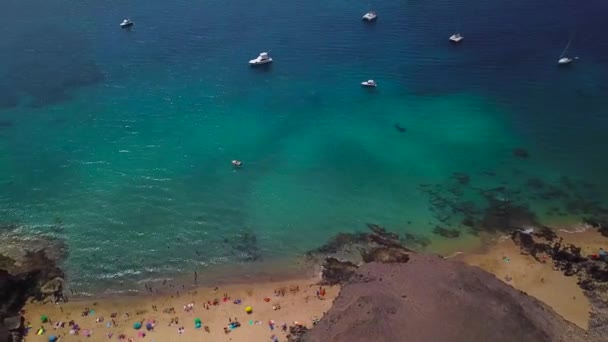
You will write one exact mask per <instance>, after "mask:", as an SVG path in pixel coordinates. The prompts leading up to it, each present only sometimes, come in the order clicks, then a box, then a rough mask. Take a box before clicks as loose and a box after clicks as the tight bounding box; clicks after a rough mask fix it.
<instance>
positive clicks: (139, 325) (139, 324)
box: [133, 322, 141, 330]
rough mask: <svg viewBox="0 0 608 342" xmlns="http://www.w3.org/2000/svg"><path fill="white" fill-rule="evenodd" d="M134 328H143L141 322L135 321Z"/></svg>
mask: <svg viewBox="0 0 608 342" xmlns="http://www.w3.org/2000/svg"><path fill="white" fill-rule="evenodd" d="M133 329H135V330H139V329H141V322H135V323H134V324H133Z"/></svg>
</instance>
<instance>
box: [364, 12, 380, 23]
mask: <svg viewBox="0 0 608 342" xmlns="http://www.w3.org/2000/svg"><path fill="white" fill-rule="evenodd" d="M377 18H378V15H377V14H376V12H374V11H369V12H367V13H365V14H364V15H363V20H365V21H374V20H376V19H377Z"/></svg>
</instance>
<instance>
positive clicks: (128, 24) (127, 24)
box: [120, 19, 133, 28]
mask: <svg viewBox="0 0 608 342" xmlns="http://www.w3.org/2000/svg"><path fill="white" fill-rule="evenodd" d="M131 26H133V22H132V21H131V19H125V20H123V21H122V23H120V27H122V28H125V27H131Z"/></svg>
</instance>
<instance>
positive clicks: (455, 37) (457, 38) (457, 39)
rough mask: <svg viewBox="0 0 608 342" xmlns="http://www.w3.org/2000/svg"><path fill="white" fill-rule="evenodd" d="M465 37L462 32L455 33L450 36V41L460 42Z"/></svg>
mask: <svg viewBox="0 0 608 342" xmlns="http://www.w3.org/2000/svg"><path fill="white" fill-rule="evenodd" d="M463 39H464V37H463V36H462V35H461V34H460V33H454V34H453V35H451V36H450V41H451V42H454V43H460V41H461V40H463Z"/></svg>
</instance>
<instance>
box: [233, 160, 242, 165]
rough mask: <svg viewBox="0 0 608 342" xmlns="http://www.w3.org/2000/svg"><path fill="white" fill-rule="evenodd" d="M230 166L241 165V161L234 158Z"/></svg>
mask: <svg viewBox="0 0 608 342" xmlns="http://www.w3.org/2000/svg"><path fill="white" fill-rule="evenodd" d="M232 166H234V167H241V166H243V162H242V161H240V160H236V159H235V160H233V161H232Z"/></svg>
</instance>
